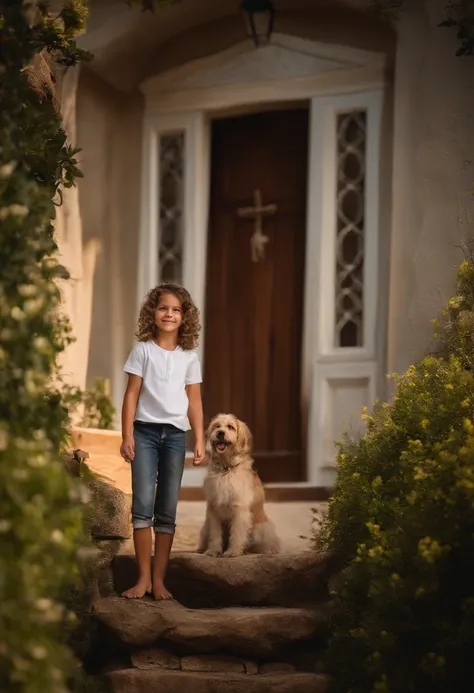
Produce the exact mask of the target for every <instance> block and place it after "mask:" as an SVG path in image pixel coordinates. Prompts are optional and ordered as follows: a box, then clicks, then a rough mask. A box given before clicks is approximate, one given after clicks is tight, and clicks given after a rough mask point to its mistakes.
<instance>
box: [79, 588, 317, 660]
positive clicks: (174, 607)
mask: <svg viewBox="0 0 474 693" xmlns="http://www.w3.org/2000/svg"><path fill="white" fill-rule="evenodd" d="M192 588H193V587H192V584H190V586H189V589H192ZM92 614H93V618H94V619H95V620H96V621H97V622H98V625H99V632H100V639H99V640H98V642H97V643H96V644H95V647H97V648H100V647H104V649H105V648H107V647H108V646H109V645H110V643H111V642H114V641H115V642H117V641H118V642H119V643H121V645H122V646H123V645H125V646H127V647H128V648H134V647H135V648H136V647H150V646H152V645H156V644H162V643H166V644H167V645H171V646H174V647H175V648H179V649H181V650H182V651H183V650H184V651H186V652H188V653H190V654H191V653H214V652H219V653H227V654H232V655H237V656H243V657H251V658H254V659H255V658H256V659H274V658H275V657H278V656H279V655H280V654H281V653H282V652H283V651H284V650H285V648H288V645H290V644H294V643H298V642H300V643H305V642H307V641H309V640H312V639H315V638H318V637H324V635H326V633H327V617H328V612H327V607H326V606H324V605H323V606H319V607H313V608H311V609H310V608H305V609H302V608H282V607H258V608H257V607H231V608H226V609H187V608H185V607H184V606H181V605H180V604H178V603H177V602H174V601H171V602H166V601H154V600H153V599H151V598H144V599H137V600H127V599H124V598H120V597H109V598H107V599H100V600H98V601H97V602H96V603H95V604H94V607H93V611H92Z"/></svg>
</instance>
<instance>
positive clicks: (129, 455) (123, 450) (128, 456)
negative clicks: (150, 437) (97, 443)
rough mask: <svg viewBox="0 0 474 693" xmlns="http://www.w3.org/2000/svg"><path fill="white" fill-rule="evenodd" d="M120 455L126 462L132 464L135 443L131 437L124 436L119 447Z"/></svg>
mask: <svg viewBox="0 0 474 693" xmlns="http://www.w3.org/2000/svg"><path fill="white" fill-rule="evenodd" d="M120 454H121V455H122V457H123V459H124V460H126V461H127V462H132V461H133V459H134V457H135V441H134V440H133V436H125V438H124V439H123V440H122V445H121V446H120Z"/></svg>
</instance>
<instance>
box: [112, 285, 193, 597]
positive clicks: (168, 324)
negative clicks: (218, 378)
mask: <svg viewBox="0 0 474 693" xmlns="http://www.w3.org/2000/svg"><path fill="white" fill-rule="evenodd" d="M200 329H201V326H200V324H199V311H198V310H197V308H196V306H195V305H194V303H193V301H192V298H191V296H190V295H189V293H188V292H187V291H186V289H183V288H182V287H181V286H178V285H176V284H160V286H157V287H155V288H154V289H152V290H151V291H149V293H148V294H147V296H146V298H145V301H144V302H143V305H142V307H141V310H140V316H139V318H138V330H137V332H136V337H137V338H138V343H137V344H136V346H135V347H134V348H133V350H132V352H131V353H130V356H129V357H128V359H127V362H126V363H125V366H124V371H125V373H128V384H127V389H126V392H125V396H124V399H123V408H122V445H121V448H120V453H121V455H122V457H124V458H125V459H126V460H128V461H129V462H131V465H132V523H133V540H134V545H135V555H136V558H137V563H138V570H139V578H138V582H137V584H136V585H135V586H134V587H132V588H131V589H129V590H127V591H126V592H124V593H123V595H122V596H124V597H127V598H128V599H140V598H141V597H143V596H144V595H145V594H146V593H153V595H154V597H155V599H172V595H171V594H170V592H168V590H167V589H166V587H165V585H164V579H165V574H166V569H167V567H168V560H169V555H170V551H171V546H172V544H173V538H174V532H175V527H176V507H177V504H178V494H179V489H180V486H181V479H182V476H183V470H184V458H185V454H186V431H187V430H188V429H189V428H190V426H189V424H191V428H192V430H193V433H194V440H195V445H194V464H200V462H201V461H202V460H203V459H204V423H203V411H202V400H201V385H200V383H201V368H200V365H199V360H198V357H197V355H196V353H195V352H194V351H193V349H195V348H196V346H197V343H198V333H199V330H200ZM157 478H158V486H157V489H156V497H155V485H156V482H157ZM151 527H153V529H154V531H155V558H154V562H153V570H152V564H151V549H152V534H151V529H150V528H151Z"/></svg>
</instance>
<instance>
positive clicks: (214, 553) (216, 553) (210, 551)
mask: <svg viewBox="0 0 474 693" xmlns="http://www.w3.org/2000/svg"><path fill="white" fill-rule="evenodd" d="M204 555H205V556H212V557H213V558H216V556H221V555H222V551H216V550H213V549H208V550H207V551H204Z"/></svg>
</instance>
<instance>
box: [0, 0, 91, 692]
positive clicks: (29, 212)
mask: <svg viewBox="0 0 474 693" xmlns="http://www.w3.org/2000/svg"><path fill="white" fill-rule="evenodd" d="M83 17H84V8H83V6H82V5H81V3H79V2H78V0H72V2H71V3H68V4H67V5H66V6H65V7H64V8H63V9H62V11H61V12H60V13H59V15H56V19H52V18H51V15H50V14H49V12H48V8H47V7H46V5H44V4H38V5H36V3H31V4H29V3H24V2H23V1H22V0H0V104H1V106H0V230H1V243H0V267H1V271H0V344H1V346H0V691H2V693H63V692H64V691H66V690H67V681H68V678H69V676H70V674H71V673H72V672H74V670H75V667H76V663H75V661H74V659H73V657H72V655H71V653H70V650H69V648H68V647H67V634H68V629H69V627H70V624H71V623H72V622H73V621H74V615H73V614H72V613H71V612H70V611H69V610H68V609H67V608H66V607H65V606H64V604H65V601H64V600H65V596H66V594H67V592H68V590H69V589H70V588H71V586H72V585H74V583H76V582H77V581H78V577H79V570H78V560H77V549H78V546H79V544H80V541H81V538H82V510H81V494H82V487H81V485H80V482H79V481H78V480H74V479H72V478H71V477H69V475H68V474H67V473H66V471H65V470H64V468H63V465H62V463H61V462H60V460H59V452H60V449H61V445H62V443H63V441H64V438H65V432H66V427H67V424H68V416H67V411H66V409H65V407H64V405H63V402H62V400H61V396H60V394H59V393H58V392H56V391H55V390H54V388H53V386H52V374H53V373H54V371H55V364H56V360H57V357H58V354H59V353H60V352H61V351H62V350H63V349H64V347H65V346H66V345H67V343H68V341H69V330H68V325H67V324H66V323H65V322H64V321H63V320H62V319H61V318H60V317H59V314H58V308H59V303H60V294H59V290H58V287H57V285H56V280H57V279H58V277H64V276H65V275H66V274H67V273H66V271H65V269H64V268H63V267H61V265H60V264H59V263H58V261H57V259H56V257H55V253H56V246H55V243H54V240H53V230H52V225H51V219H52V218H54V211H55V207H54V202H53V200H57V199H58V190H59V188H60V187H61V186H66V187H69V186H71V185H73V183H74V179H75V177H76V176H77V175H78V173H79V172H78V170H77V166H76V164H77V162H76V160H75V154H76V152H75V151H74V150H73V149H72V148H71V147H69V146H68V145H67V143H66V135H65V133H64V132H63V130H62V129H61V120H60V117H59V115H58V114H57V112H56V110H55V103H54V94H53V93H51V91H49V92H48V91H47V90H45V91H42V89H41V81H39V82H37V88H36V89H35V90H33V89H32V88H31V86H30V82H29V74H31V73H29V68H30V66H31V64H32V63H33V61H34V60H35V58H37V57H38V55H39V53H41V52H42V51H45V53H43V55H47V53H48V52H49V53H50V54H54V56H55V58H56V59H57V60H60V61H61V62H63V63H64V64H66V65H68V64H69V65H73V64H74V63H75V62H76V60H78V59H79V57H80V55H79V53H78V52H77V51H76V48H75V44H74V40H73V36H74V33H75V31H76V30H77V29H78V28H79V27H80V26H81V25H82V22H83Z"/></svg>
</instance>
